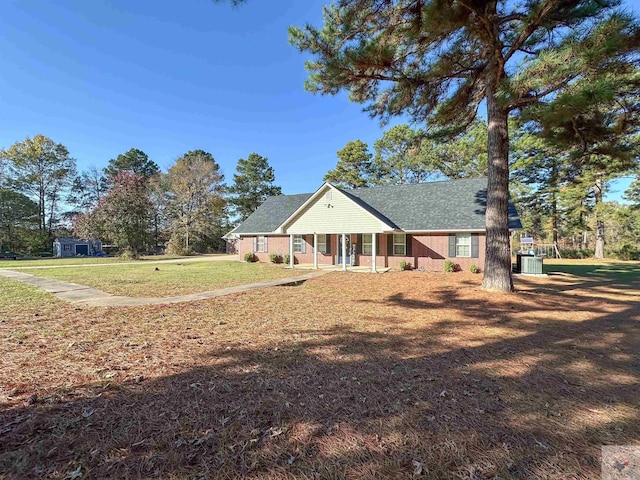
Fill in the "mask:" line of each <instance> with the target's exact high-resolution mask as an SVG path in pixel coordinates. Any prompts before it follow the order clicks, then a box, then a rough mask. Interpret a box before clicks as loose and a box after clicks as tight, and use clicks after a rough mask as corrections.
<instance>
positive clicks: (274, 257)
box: [269, 253, 282, 263]
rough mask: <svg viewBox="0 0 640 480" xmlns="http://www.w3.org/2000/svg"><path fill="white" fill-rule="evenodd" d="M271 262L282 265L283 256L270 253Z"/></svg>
mask: <svg viewBox="0 0 640 480" xmlns="http://www.w3.org/2000/svg"><path fill="white" fill-rule="evenodd" d="M269 260H270V261H271V263H282V255H280V254H279V253H270V254H269Z"/></svg>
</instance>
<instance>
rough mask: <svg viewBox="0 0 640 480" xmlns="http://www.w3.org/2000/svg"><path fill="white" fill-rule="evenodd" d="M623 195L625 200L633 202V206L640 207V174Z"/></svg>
mask: <svg viewBox="0 0 640 480" xmlns="http://www.w3.org/2000/svg"><path fill="white" fill-rule="evenodd" d="M623 197H624V199H625V200H628V201H629V202H631V206H632V207H633V208H637V209H640V176H638V177H636V179H635V180H634V181H633V182H631V185H629V188H628V189H627V190H626V191H625V192H624V195H623Z"/></svg>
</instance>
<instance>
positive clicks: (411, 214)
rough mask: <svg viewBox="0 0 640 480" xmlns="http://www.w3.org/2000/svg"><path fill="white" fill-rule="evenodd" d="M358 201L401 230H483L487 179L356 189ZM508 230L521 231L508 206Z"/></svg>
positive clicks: (355, 193) (516, 214) (514, 212)
mask: <svg viewBox="0 0 640 480" xmlns="http://www.w3.org/2000/svg"><path fill="white" fill-rule="evenodd" d="M345 193H348V194H351V195H352V196H354V197H357V198H359V199H360V200H361V201H362V202H363V203H365V204H367V205H369V207H370V208H372V209H374V210H375V211H377V212H379V213H380V214H381V215H382V216H383V217H386V218H387V219H389V220H391V221H392V222H393V225H394V226H396V227H398V228H399V229H401V230H409V231H410V230H419V231H424V230H427V231H430V230H449V231H451V230H476V229H477V230H484V228H485V210H486V203H487V178H486V177H479V178H464V179H459V180H446V181H441V182H429V183H417V184H411V185H390V186H384V187H375V188H357V189H355V190H350V191H347V192H345ZM509 228H522V224H521V223H520V219H519V217H518V212H517V211H516V209H515V207H514V206H513V204H512V203H511V202H509Z"/></svg>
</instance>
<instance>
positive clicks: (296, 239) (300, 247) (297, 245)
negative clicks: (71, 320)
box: [293, 235, 306, 253]
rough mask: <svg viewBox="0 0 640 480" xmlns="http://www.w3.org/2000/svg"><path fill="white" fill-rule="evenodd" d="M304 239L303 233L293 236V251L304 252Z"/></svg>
mask: <svg viewBox="0 0 640 480" xmlns="http://www.w3.org/2000/svg"><path fill="white" fill-rule="evenodd" d="M304 243H305V240H304V235H294V236H293V253H305V251H306V248H305V245H304Z"/></svg>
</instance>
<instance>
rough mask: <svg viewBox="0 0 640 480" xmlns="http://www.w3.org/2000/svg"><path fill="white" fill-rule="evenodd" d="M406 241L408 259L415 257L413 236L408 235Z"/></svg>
mask: <svg viewBox="0 0 640 480" xmlns="http://www.w3.org/2000/svg"><path fill="white" fill-rule="evenodd" d="M405 241H406V244H407V245H406V248H405V255H406V256H407V257H412V256H413V252H412V248H411V247H412V243H413V236H411V235H406V236H405Z"/></svg>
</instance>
